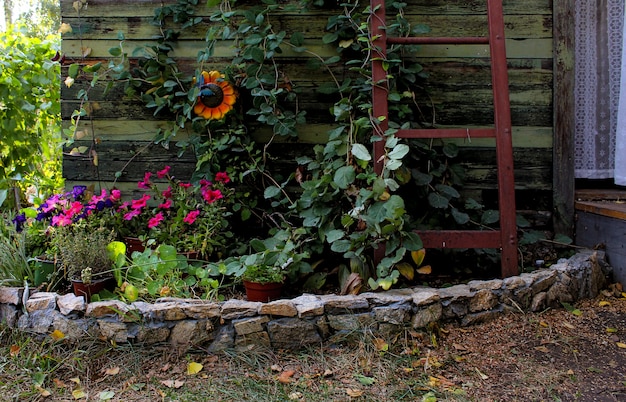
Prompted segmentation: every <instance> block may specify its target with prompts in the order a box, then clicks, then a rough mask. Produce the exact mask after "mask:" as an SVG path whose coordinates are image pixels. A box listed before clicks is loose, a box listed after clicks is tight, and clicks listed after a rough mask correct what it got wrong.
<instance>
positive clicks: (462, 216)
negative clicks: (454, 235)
mask: <svg viewBox="0 0 626 402" xmlns="http://www.w3.org/2000/svg"><path fill="white" fill-rule="evenodd" d="M450 213H451V214H452V217H453V218H454V221H455V222H456V223H458V224H459V225H464V224H466V223H467V222H469V220H470V217H469V215H468V214H466V213H465V212H461V211H459V210H458V209H456V208H452V210H451V211H450Z"/></svg>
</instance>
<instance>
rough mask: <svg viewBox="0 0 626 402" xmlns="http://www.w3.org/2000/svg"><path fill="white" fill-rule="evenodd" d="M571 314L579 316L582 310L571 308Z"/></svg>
mask: <svg viewBox="0 0 626 402" xmlns="http://www.w3.org/2000/svg"><path fill="white" fill-rule="evenodd" d="M572 314H574V315H575V316H577V317H580V316H581V315H583V312H582V311H580V310H579V309H575V310H572Z"/></svg>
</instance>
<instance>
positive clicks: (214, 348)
mask: <svg viewBox="0 0 626 402" xmlns="http://www.w3.org/2000/svg"><path fill="white" fill-rule="evenodd" d="M234 344H235V330H234V328H233V326H232V325H224V326H222V327H221V328H220V329H219V330H218V332H217V334H216V336H215V340H214V341H213V342H212V343H211V345H209V348H208V352H209V353H215V352H221V351H223V350H226V349H231V348H232V347H233V346H234Z"/></svg>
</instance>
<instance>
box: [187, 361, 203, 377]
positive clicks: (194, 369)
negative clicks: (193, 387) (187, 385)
mask: <svg viewBox="0 0 626 402" xmlns="http://www.w3.org/2000/svg"><path fill="white" fill-rule="evenodd" d="M202 367H204V366H202V364H200V363H196V362H190V363H189V364H187V375H194V374H198V373H199V372H200V371H201V370H202Z"/></svg>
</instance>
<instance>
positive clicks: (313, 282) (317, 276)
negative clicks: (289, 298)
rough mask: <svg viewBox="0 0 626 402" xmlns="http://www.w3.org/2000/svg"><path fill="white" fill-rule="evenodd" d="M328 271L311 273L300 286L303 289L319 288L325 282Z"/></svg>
mask: <svg viewBox="0 0 626 402" xmlns="http://www.w3.org/2000/svg"><path fill="white" fill-rule="evenodd" d="M327 276H328V273H326V272H316V273H314V274H313V275H311V276H310V277H309V278H308V279H307V280H306V281H305V282H304V284H302V288H303V289H304V290H308V291H311V290H320V289H321V288H322V286H324V285H325V284H326V277H327Z"/></svg>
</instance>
